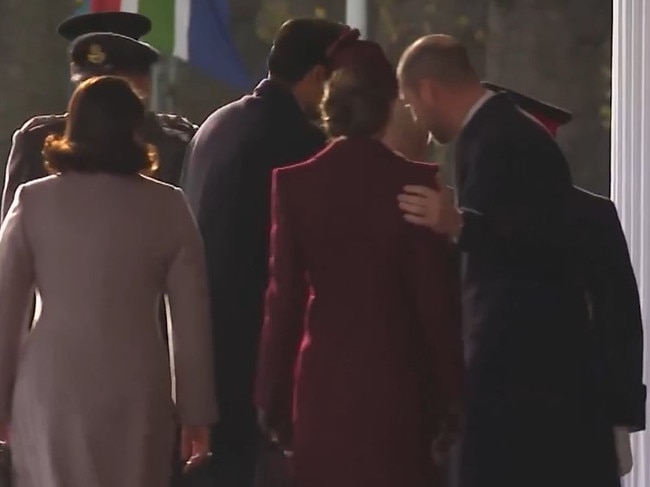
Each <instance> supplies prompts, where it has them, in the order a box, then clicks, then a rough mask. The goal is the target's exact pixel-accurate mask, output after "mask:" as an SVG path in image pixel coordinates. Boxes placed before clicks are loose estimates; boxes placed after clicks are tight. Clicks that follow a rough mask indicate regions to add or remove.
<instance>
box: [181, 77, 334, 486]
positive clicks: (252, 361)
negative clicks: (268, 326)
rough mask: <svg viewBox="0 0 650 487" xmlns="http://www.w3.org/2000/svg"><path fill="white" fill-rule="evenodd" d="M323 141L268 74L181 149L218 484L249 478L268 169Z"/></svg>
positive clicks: (293, 160)
mask: <svg viewBox="0 0 650 487" xmlns="http://www.w3.org/2000/svg"><path fill="white" fill-rule="evenodd" d="M324 144H325V136H324V134H323V133H322V131H320V129H318V128H317V127H316V126H315V125H313V124H312V123H311V122H310V121H309V120H308V119H307V117H306V116H305V114H304V113H303V111H302V109H301V107H300V106H299V105H298V103H297V101H296V99H295V97H294V96H293V94H292V93H291V91H290V90H289V89H288V88H287V87H285V86H284V85H282V84H280V83H278V82H276V81H272V80H268V79H267V80H264V81H262V83H261V84H260V85H259V86H258V87H257V88H256V89H255V91H254V92H253V93H252V94H251V95H247V96H244V97H243V98H241V99H240V100H237V101H235V102H233V103H231V104H229V105H226V106H224V107H222V108H220V109H218V110H217V111H216V112H214V113H213V114H212V115H211V116H210V117H209V118H208V119H207V120H206V121H205V123H204V124H203V125H202V126H201V128H200V129H199V131H198V132H197V134H196V136H195V138H194V139H193V140H192V142H191V144H190V147H189V150H188V154H187V163H186V168H185V173H184V176H183V189H184V190H185V191H186V194H187V197H188V199H189V201H190V206H191V207H192V209H193V211H194V212H195V215H196V218H197V221H198V224H199V227H200V229H201V233H202V235H203V239H204V241H205V247H206V254H207V255H206V259H207V266H208V279H209V284H210V297H211V303H212V313H213V328H214V330H213V336H214V350H215V353H214V355H215V359H216V360H215V361H216V363H215V367H216V369H215V370H216V377H217V388H218V400H219V408H220V412H221V420H220V423H219V425H218V426H217V428H216V429H215V431H214V439H213V448H214V453H215V465H214V466H215V469H216V472H215V482H221V483H222V485H228V486H233V487H240V486H241V487H249V486H250V483H251V481H252V480H251V479H252V476H253V472H254V466H255V455H256V451H257V442H258V432H257V425H256V413H255V408H254V405H253V378H254V371H255V366H256V361H257V348H258V338H259V332H260V329H261V326H262V321H263V303H264V292H265V289H266V284H267V275H268V240H269V226H270V223H269V219H270V207H269V206H270V204H269V202H270V194H271V172H272V170H273V169H275V168H277V167H282V166H285V165H288V164H290V163H296V162H299V161H302V160H305V159H308V158H309V157H311V156H312V155H314V154H315V153H316V152H318V151H319V150H320V149H321V148H322V147H323V146H324Z"/></svg>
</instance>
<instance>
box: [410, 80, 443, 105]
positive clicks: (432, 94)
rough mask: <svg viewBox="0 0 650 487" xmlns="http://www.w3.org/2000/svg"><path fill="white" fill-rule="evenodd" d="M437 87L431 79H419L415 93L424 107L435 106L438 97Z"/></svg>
mask: <svg viewBox="0 0 650 487" xmlns="http://www.w3.org/2000/svg"><path fill="white" fill-rule="evenodd" d="M438 91H439V90H438V85H437V84H436V82H435V81H433V80H431V79H421V80H419V81H418V82H417V85H416V89H415V92H416V94H417V96H418V98H419V99H420V100H422V101H423V102H424V103H425V104H426V105H435V104H436V99H437V95H438Z"/></svg>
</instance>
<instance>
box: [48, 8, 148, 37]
mask: <svg viewBox="0 0 650 487" xmlns="http://www.w3.org/2000/svg"><path fill="white" fill-rule="evenodd" d="M150 31H151V20H150V19H149V18H148V17H146V16H144V15H141V14H137V13H133V12H97V13H91V14H83V15H76V16H74V17H70V18H69V19H66V20H64V21H63V22H61V24H59V26H58V28H57V32H58V34H59V35H60V36H61V37H63V38H64V39H66V40H68V41H73V40H74V39H76V38H77V37H79V36H82V35H84V34H90V33H92V32H112V33H114V34H120V35H123V36H126V37H130V38H132V39H140V38H141V37H142V36H144V35H146V34H147V33H149V32H150Z"/></svg>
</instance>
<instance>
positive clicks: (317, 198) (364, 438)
mask: <svg viewBox="0 0 650 487" xmlns="http://www.w3.org/2000/svg"><path fill="white" fill-rule="evenodd" d="M330 58H331V63H332V69H333V70H334V73H333V76H332V78H331V81H330V82H329V86H328V90H327V92H326V95H325V98H324V100H323V106H322V109H323V119H324V122H325V125H326V128H327V129H328V131H329V134H330V135H331V136H332V137H334V138H335V140H334V142H333V143H332V144H330V145H329V146H328V147H327V148H326V149H325V150H324V151H323V152H321V153H320V154H318V155H317V156H315V157H314V158H313V159H311V160H309V161H307V162H305V163H303V164H299V165H296V166H291V167H288V168H284V169H278V170H276V171H275V172H274V181H273V183H274V184H273V188H274V190H273V229H272V236H271V245H272V252H271V263H270V265H271V281H270V284H269V288H268V293H267V308H266V310H267V311H266V321H265V324H264V329H263V333H262V338H261V351H260V358H259V369H258V380H257V390H256V397H257V406H258V408H259V410H260V413H261V418H262V422H263V426H264V427H265V429H266V431H267V432H268V433H269V434H270V435H271V436H273V437H274V438H276V439H277V441H278V442H279V443H280V444H281V445H283V446H284V447H285V448H287V449H291V450H292V451H293V452H294V455H293V457H292V458H293V459H292V463H293V470H294V475H295V481H296V485H297V486H298V487H348V486H349V487H420V486H422V487H425V486H427V487H430V486H432V485H433V486H435V485H436V482H435V469H434V462H433V460H432V456H431V445H432V441H433V440H434V439H435V438H436V434H438V433H439V432H440V430H441V425H442V424H443V421H442V418H445V417H446V415H447V414H448V413H449V412H450V411H454V410H455V409H456V408H457V407H458V405H459V402H460V396H461V390H462V368H463V364H462V351H461V332H460V322H459V288H458V284H457V277H456V275H455V267H454V265H453V262H452V260H451V257H450V255H451V254H450V248H449V245H448V242H447V240H446V237H444V236H441V235H440V236H438V235H436V234H434V233H432V232H427V231H426V230H424V229H420V228H417V227H414V226H411V225H408V224H407V223H406V222H405V221H404V219H403V217H402V215H401V214H400V211H399V209H398V208H397V205H396V204H395V203H396V198H397V195H398V194H399V193H400V191H401V188H402V187H403V186H404V185H405V184H424V185H432V184H434V182H435V179H436V172H437V167H436V166H431V165H426V164H419V163H415V162H412V161H409V160H407V159H404V158H403V157H401V156H399V155H397V154H396V153H394V152H392V151H391V150H390V149H388V148H387V147H386V146H384V145H383V144H382V143H381V142H380V139H381V136H382V133H383V131H384V129H385V127H386V126H387V124H388V120H389V117H390V112H391V107H392V104H393V103H394V102H395V100H396V98H397V82H396V79H395V75H394V71H393V68H392V67H391V65H390V63H389V62H388V60H387V59H386V57H385V56H384V54H383V52H382V51H381V48H380V47H379V46H378V45H377V44H375V43H371V42H367V41H360V40H358V32H354V31H353V32H352V33H349V34H347V35H346V36H344V37H343V38H342V39H341V40H339V41H338V42H337V43H336V44H335V46H333V48H332V49H331V50H330ZM443 429H444V428H443Z"/></svg>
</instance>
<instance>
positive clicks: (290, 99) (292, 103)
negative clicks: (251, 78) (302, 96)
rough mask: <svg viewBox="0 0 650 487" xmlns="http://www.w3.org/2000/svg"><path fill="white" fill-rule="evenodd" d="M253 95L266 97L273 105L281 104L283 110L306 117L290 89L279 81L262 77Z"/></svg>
mask: <svg viewBox="0 0 650 487" xmlns="http://www.w3.org/2000/svg"><path fill="white" fill-rule="evenodd" d="M253 96H256V97H259V98H262V99H267V100H269V101H271V103H273V104H274V105H279V106H281V107H282V109H283V111H284V110H287V111H290V112H289V113H291V114H294V115H295V116H300V117H301V118H304V119H305V120H306V119H307V117H306V116H305V113H304V112H303V110H302V108H301V107H300V105H299V104H298V100H296V97H295V96H294V95H293V93H291V90H290V89H289V88H288V87H287V86H286V85H284V84H282V83H280V82H279V81H275V80H272V79H270V78H265V79H263V80H262V81H261V82H260V83H259V84H258V85H257V87H256V88H255V90H254V91H253Z"/></svg>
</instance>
